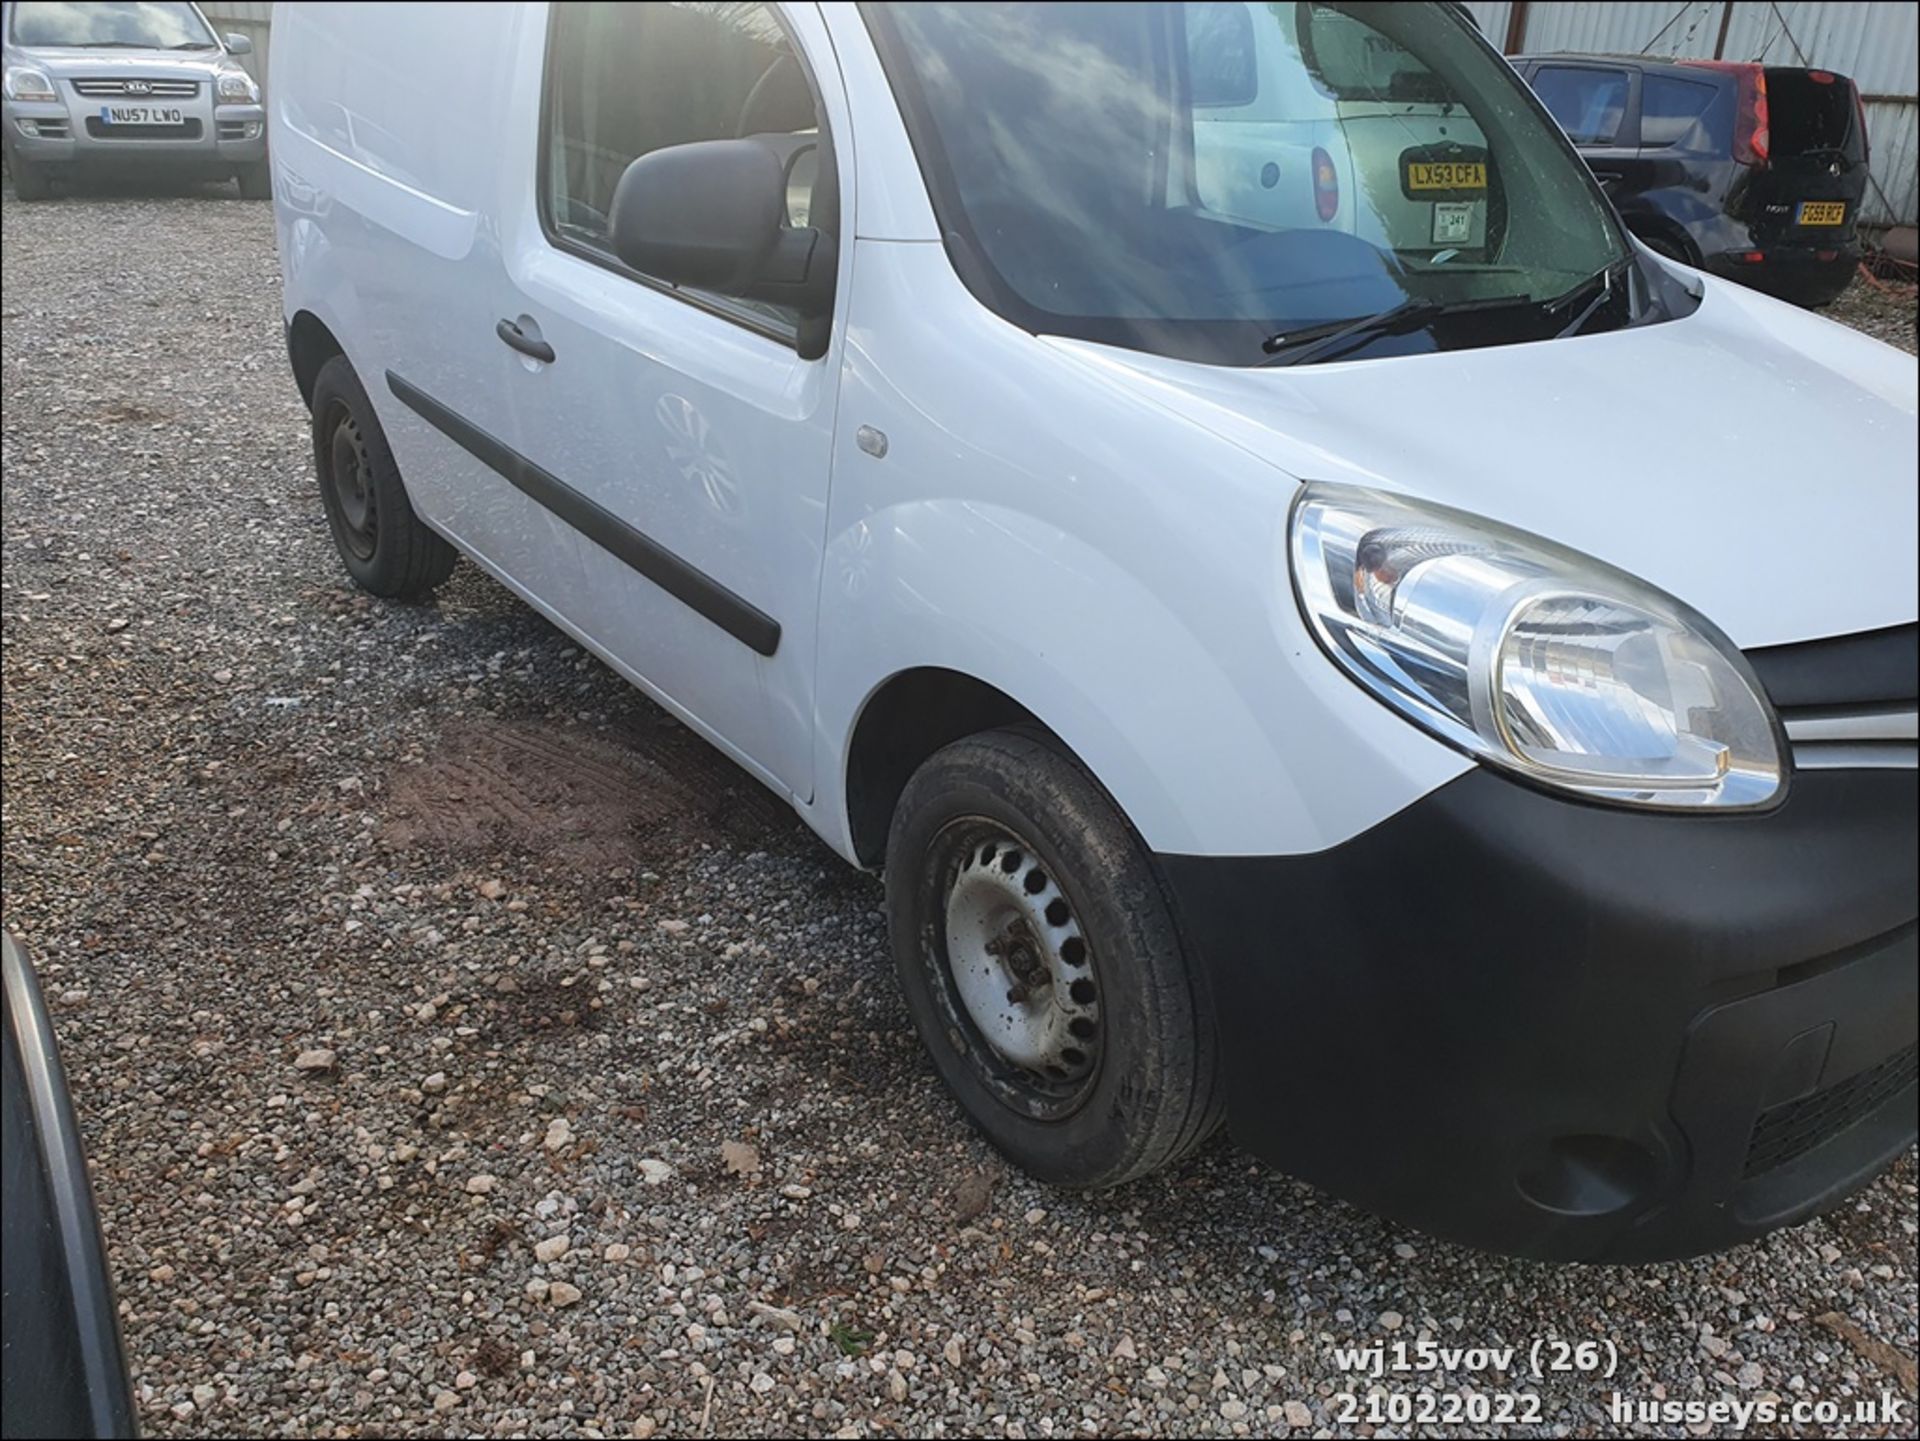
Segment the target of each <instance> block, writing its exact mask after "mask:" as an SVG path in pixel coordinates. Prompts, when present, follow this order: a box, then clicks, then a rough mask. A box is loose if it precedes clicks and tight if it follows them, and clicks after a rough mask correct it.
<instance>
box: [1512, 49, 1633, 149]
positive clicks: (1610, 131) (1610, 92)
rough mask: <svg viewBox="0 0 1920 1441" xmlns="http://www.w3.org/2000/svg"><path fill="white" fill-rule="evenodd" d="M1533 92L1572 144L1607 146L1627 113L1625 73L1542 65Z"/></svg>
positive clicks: (1571, 66) (1534, 78)
mask: <svg viewBox="0 0 1920 1441" xmlns="http://www.w3.org/2000/svg"><path fill="white" fill-rule="evenodd" d="M1533 90H1534V93H1535V94H1536V95H1538V96H1539V97H1540V100H1541V103H1543V104H1544V105H1545V106H1546V107H1547V110H1548V111H1549V112H1550V113H1551V114H1552V116H1553V118H1554V119H1555V120H1558V121H1559V122H1560V128H1561V129H1562V130H1564V131H1566V132H1567V138H1568V139H1569V140H1571V141H1572V142H1573V143H1574V144H1575V145H1611V144H1612V143H1613V140H1614V137H1615V136H1616V135H1618V134H1619V133H1620V122H1621V121H1622V120H1623V119H1625V118H1626V113H1627V72H1626V71H1624V70H1601V69H1597V68H1594V67H1591V66H1586V65H1542V66H1541V67H1540V68H1539V70H1537V71H1535V72H1534V76H1533Z"/></svg>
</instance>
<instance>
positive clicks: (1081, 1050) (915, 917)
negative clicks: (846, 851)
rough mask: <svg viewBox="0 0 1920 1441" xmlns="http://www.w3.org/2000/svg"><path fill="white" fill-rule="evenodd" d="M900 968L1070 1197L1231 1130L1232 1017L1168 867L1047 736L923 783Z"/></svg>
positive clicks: (907, 821) (981, 744)
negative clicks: (1200, 962)
mask: <svg viewBox="0 0 1920 1441" xmlns="http://www.w3.org/2000/svg"><path fill="white" fill-rule="evenodd" d="M886 879H887V914H888V922H889V925H890V929H891V932H892V942H893V954H894V962H895V965H896V967H897V968H898V970H899V974H900V984H901V988H902V990H903V991H904V992H905V995H906V1001H907V1008H908V1009H909V1010H910V1011H911V1012H912V1014H913V1019H914V1023H915V1025H916V1026H917V1027H918V1028H919V1031H920V1036H921V1039H922V1040H923V1041H924V1042H925V1043H926V1046H927V1049H928V1051H929V1052H931V1054H932V1058H933V1063H934V1067H935V1069H936V1070H938V1071H939V1073H940V1075H941V1078H942V1079H943V1080H945V1081H946V1083H947V1085H948V1086H949V1087H950V1088H951V1089H952V1090H953V1093H954V1095H955V1096H956V1097H957V1098H958V1099H959V1101H960V1104H961V1106H962V1107H963V1108H964V1109H965V1110H966V1112H967V1115H968V1116H969V1118H971V1119H972V1121H973V1122H974V1124H975V1125H977V1126H978V1127H979V1128H980V1130H981V1131H982V1132H984V1133H985V1135H986V1137H987V1139H988V1140H990V1141H991V1142H993V1144H994V1145H995V1146H997V1147H999V1148H1000V1150H1001V1151H1003V1152H1005V1153H1006V1155H1007V1156H1008V1157H1009V1158H1010V1159H1012V1160H1013V1161H1014V1162H1015V1163H1017V1164H1018V1165H1020V1166H1021V1167H1022V1168H1024V1169H1025V1170H1027V1171H1028V1172H1030V1173H1031V1174H1033V1175H1034V1176H1036V1177H1038V1178H1039V1179H1040V1180H1042V1181H1046V1182H1048V1183H1050V1184H1052V1185H1056V1186H1066V1187H1073V1188H1084V1189H1096V1188H1102V1187H1107V1186H1117V1185H1119V1184H1121V1183H1122V1182H1124V1181H1130V1180H1133V1179H1134V1178H1136V1177H1139V1176H1143V1175H1145V1174H1147V1173H1148V1172H1150V1171H1153V1170H1155V1169H1157V1168H1159V1167H1161V1166H1164V1165H1167V1164H1168V1163H1170V1162H1172V1161H1175V1160H1178V1159H1179V1158H1180V1157H1181V1156H1184V1155H1185V1154H1187V1153H1188V1152H1189V1151H1191V1150H1192V1149H1193V1148H1194V1147H1196V1146H1198V1145H1199V1144H1200V1143H1201V1142H1202V1141H1203V1140H1205V1139H1206V1138H1207V1136H1208V1135H1210V1134H1211V1133H1212V1132H1213V1130H1214V1129H1215V1128H1216V1127H1217V1126H1218V1125H1219V1123H1220V1118H1221V1109H1222V1104H1223V1095H1222V1088H1221V1085H1220V1068H1219V1051H1218V1045H1217V1043H1216V1040H1215V1037H1214V1029H1213V1017H1212V1013H1211V1010H1210V1008H1209V1006H1208V1003H1207V1001H1206V998H1205V996H1204V994H1203V993H1202V988H1201V983H1200V977H1199V975H1198V973H1197V971H1196V970H1195V969H1194V968H1193V967H1192V966H1191V965H1190V964H1189V962H1188V960H1187V958H1186V956H1185V955H1184V954H1183V952H1182V949H1181V944H1180V936H1179V932H1178V929H1177V928H1176V926H1175V924H1174V920H1173V915H1172V912H1171V910H1170V909H1169V907H1168V904H1167V900H1166V896H1165V895H1164V893H1163V892H1162V890H1161V887H1160V883H1159V880H1158V878H1157V876H1156V874H1155V872H1154V868H1153V864H1152V861H1151V858H1150V857H1149V856H1148V854H1147V851H1146V849H1145V847H1144V846H1143V845H1142V844H1141V842H1140V839H1139V837H1138V836H1136V835H1135V834H1134V833H1133V829H1132V827H1131V826H1129V825H1128V824H1127V821H1126V818H1125V817H1124V816H1123V815H1121V813H1120V811H1119V810H1118V808H1117V807H1116V806H1115V805H1114V804H1113V802H1112V801H1111V800H1110V799H1109V798H1108V797H1107V795H1106V793H1105V792H1104V791H1103V790H1102V789H1101V788H1100V786H1099V785H1098V784H1097V783H1096V782H1095V781H1094V780H1093V778H1092V777H1091V776H1090V775H1089V774H1088V773H1087V772H1086V771H1085V770H1084V769H1082V768H1081V766H1080V765H1079V764H1078V763H1077V762H1075V761H1074V760H1073V759H1071V758H1070V757H1069V756H1067V755H1065V754H1064V753H1063V752H1061V751H1060V750H1059V749H1057V748H1056V747H1055V746H1054V745H1053V744H1051V743H1050V742H1049V741H1048V740H1047V739H1045V738H1044V737H1042V736H1040V735H1038V734H1034V733H1030V732H1027V731H1024V730H998V731H988V732H985V733H983V734H981V735H976V736H970V737H968V738H966V739H964V740H960V741H956V742H954V743H953V744H952V745H950V746H947V747H946V748H945V749H944V750H941V751H939V752H938V753H936V754H935V755H934V756H933V757H932V758H931V759H929V760H928V761H927V762H926V763H925V764H924V765H922V766H921V767H920V769H919V770H918V771H917V772H915V773H914V776H913V778H912V779H911V780H910V781H909V782H908V783H907V787H906V790H905V791H904V792H903V793H902V795H901V797H900V801H899V804H898V806H897V807H896V808H895V810H894V817H893V826H892V830H891V832H890V834H889V836H888V841H887V874H886Z"/></svg>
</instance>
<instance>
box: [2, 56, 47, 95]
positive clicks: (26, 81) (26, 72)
mask: <svg viewBox="0 0 1920 1441" xmlns="http://www.w3.org/2000/svg"><path fill="white" fill-rule="evenodd" d="M6 91H7V98H8V99H9V100H58V99H59V98H60V94H59V92H58V91H56V90H55V89H54V88H53V81H51V80H49V79H48V78H47V76H46V73H45V72H44V71H41V70H35V69H34V68H33V67H32V66H31V65H9V66H8V67H7V79H6Z"/></svg>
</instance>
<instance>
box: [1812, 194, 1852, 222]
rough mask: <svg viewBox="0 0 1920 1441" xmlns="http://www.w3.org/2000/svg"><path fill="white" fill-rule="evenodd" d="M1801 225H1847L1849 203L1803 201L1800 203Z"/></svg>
mask: <svg viewBox="0 0 1920 1441" xmlns="http://www.w3.org/2000/svg"><path fill="white" fill-rule="evenodd" d="M1800 223H1801V224H1802V225H1845V224H1846V223H1847V202H1846V201H1844V200H1802V201H1801V202H1800Z"/></svg>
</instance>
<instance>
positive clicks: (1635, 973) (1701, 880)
mask: <svg viewBox="0 0 1920 1441" xmlns="http://www.w3.org/2000/svg"><path fill="white" fill-rule="evenodd" d="M1915 806H1916V784H1915V776H1914V773H1913V772H1911V771H1891V770H1875V771H1865V770H1863V771H1815V772H1804V773H1801V774H1799V775H1797V776H1796V777H1795V778H1794V780H1793V783H1792V787H1791V790H1790V792H1789V795H1788V799H1787V800H1786V802H1785V803H1784V804H1783V805H1781V806H1780V807H1778V808H1777V809H1775V810H1773V811H1771V812H1768V813H1766V814H1762V815H1746V816H1700V815H1669V814H1658V813H1651V812H1634V811H1628V810H1623V809H1614V808H1605V807H1600V806H1592V805H1585V804H1580V803H1577V802H1573V801H1566V800H1559V799H1555V798H1553V797H1550V796H1547V795H1545V794H1542V793H1539V792H1536V791H1533V790H1530V789H1528V788H1526V787H1524V786H1520V785H1517V784H1514V783H1513V782H1510V781H1507V780H1504V779H1501V778H1500V777H1498V776H1496V775H1494V774H1492V773H1489V772H1487V771H1483V770H1474V771H1471V772H1469V773H1468V774H1466V775H1464V776H1462V777H1460V778H1459V779H1458V780H1456V781H1454V782H1452V783H1451V784H1449V785H1447V786H1445V787H1443V788H1442V789H1440V790H1439V791H1436V792H1434V793H1433V794H1431V795H1429V796H1427V797H1426V798H1424V799H1423V800H1421V801H1419V802H1417V803H1416V804H1415V805H1413V806H1411V807H1409V808H1408V809H1407V810H1405V811H1402V812H1401V813H1400V814H1398V815H1396V816H1394V817H1392V818H1391V819H1389V820H1387V821H1385V822H1383V823H1382V824H1380V825H1378V826H1376V827H1375V828H1374V829H1372V830H1370V831H1367V832H1365V833H1364V834H1362V835H1360V836H1358V837H1356V838H1355V839H1353V840H1351V841H1348V842H1347V843H1346V844H1344V845H1341V846H1338V847H1335V848H1334V849H1332V850H1330V851H1325V852H1320V853H1317V854H1311V855H1303V856H1289V857H1254V858H1238V857H1231V858H1217V857H1192V856H1163V857H1161V862H1162V865H1163V867H1164V871H1165V874H1166V876H1167V878H1168V881H1169V884H1170V886H1171V888H1172V890H1173V893H1174V897H1175V904H1176V908H1177V910H1178V913H1179V917H1180V921H1181V925H1182V928H1183V931H1184V933H1185V935H1186V939H1187V944H1188V947H1189V949H1190V951H1192V952H1194V953H1197V955H1198V956H1199V957H1201V958H1202V960H1203V963H1204V964H1205V966H1206V968H1207V970H1208V973H1209V978H1210V983H1211V986H1212V990H1213V994H1214V1002H1215V1008H1216V1013H1217V1016H1218V1021H1219V1026H1220V1030H1221V1033H1222V1043H1223V1046H1224V1048H1225V1052H1226V1063H1227V1069H1228V1077H1229V1106H1228V1118H1229V1124H1230V1126H1231V1128H1232V1130H1233V1133H1234V1135H1235V1137H1236V1138H1237V1139H1238V1140H1239V1141H1240V1142H1241V1144H1243V1145H1245V1146H1247V1147H1248V1148H1249V1149H1251V1150H1253V1151H1254V1152H1256V1153H1257V1154H1259V1155H1260V1156H1262V1157H1263V1158H1265V1159H1267V1160H1269V1161H1271V1162H1272V1163H1274V1164H1275V1165H1277V1166H1279V1167H1281V1168H1282V1169H1284V1170H1286V1171H1288V1172H1290V1173H1292V1174H1294V1175H1297V1176H1300V1177H1302V1178H1304V1179H1307V1180H1310V1181H1313V1182H1315V1183H1316V1184H1319V1185H1322V1186H1324V1187H1325V1188H1326V1189H1328V1190H1330V1191H1333V1192H1335V1193H1337V1194H1339V1195H1341V1196H1344V1197H1346V1198H1348V1199H1350V1200H1352V1201H1354V1202H1357V1203H1358V1204H1360V1205H1363V1206H1366V1207H1368V1208H1369V1209H1371V1210H1375V1211H1378V1212H1380V1213H1382V1214H1384V1215H1387V1216H1390V1217H1393V1218H1395V1219H1398V1220H1401V1221H1404V1222H1406V1223H1408V1224H1411V1225H1415V1226H1419V1227H1421V1228H1422V1229H1425V1230H1429V1231H1432V1232H1434V1233H1436V1234H1439V1235H1443V1236H1448V1237H1452V1238H1454V1239H1457V1240H1461V1241H1464V1242H1467V1243H1469V1244H1472V1245H1476V1246H1480V1247H1484V1248H1486V1249H1488V1250H1494V1251H1502V1252H1508V1253H1511V1254H1516V1255H1524V1256H1536V1257H1542V1258H1554V1259H1586V1260H1620V1261H1629V1260H1654V1259H1661V1258H1669V1257H1676V1256H1685V1255H1694V1254H1698V1253H1701V1252H1704V1251H1711V1250H1716V1249H1719V1248H1722V1247H1725V1246H1729V1245H1733V1244H1735V1243H1737V1242H1739V1241H1742V1240H1745V1239H1747V1238H1749V1237H1752V1236H1757V1235H1759V1234H1761V1233H1763V1232H1765V1231H1768V1230H1771V1229H1773V1228H1774V1227H1776V1226H1780V1225H1785V1224H1788V1223H1791V1222H1793V1221H1796V1220H1800V1219H1803V1218H1805V1217H1807V1216H1809V1215H1812V1214H1814V1213H1816V1212H1818V1211H1821V1210H1823V1209H1825V1208H1827V1207H1828V1206H1830V1205H1832V1204H1833V1203H1834V1202H1835V1201H1837V1200H1838V1199H1840V1198H1841V1197H1842V1196H1844V1195H1846V1194H1847V1193H1848V1192H1849V1191H1850V1190H1852V1189H1853V1188H1855V1187H1856V1186H1859V1185H1860V1184H1862V1183H1863V1182H1865V1181H1866V1180H1868V1179H1869V1178H1871V1177H1872V1176H1873V1175H1874V1174H1875V1173H1876V1172H1877V1171H1878V1170H1879V1169H1880V1168H1882V1167H1883V1166H1884V1165H1886V1164H1887V1163H1888V1162H1889V1161H1890V1160H1892V1159H1893V1158H1894V1157H1896V1156H1898V1155H1899V1154H1900V1153H1901V1152H1902V1151H1903V1150H1904V1149H1905V1148H1906V1147H1908V1146H1909V1145H1911V1144H1912V1143H1913V1140H1914V1135H1915V1115H1916V1111H1915V1084H1914V1054H1915V1052H1914V1043H1915V1033H1916V1010H1917V1006H1920V997H1916V987H1915V971H1916V964H1915V935H1916V926H1915V917H1916V914H1917V913H1920V895H1917V891H1920V885H1917V883H1916V879H1915V877H1916V865H1917V864H1920V856H1917V855H1916V839H1915V837H1916V828H1915Z"/></svg>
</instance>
